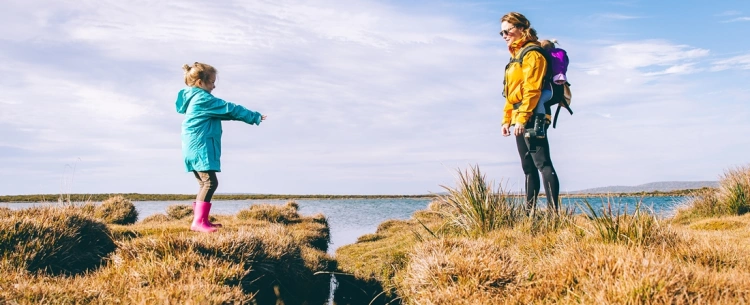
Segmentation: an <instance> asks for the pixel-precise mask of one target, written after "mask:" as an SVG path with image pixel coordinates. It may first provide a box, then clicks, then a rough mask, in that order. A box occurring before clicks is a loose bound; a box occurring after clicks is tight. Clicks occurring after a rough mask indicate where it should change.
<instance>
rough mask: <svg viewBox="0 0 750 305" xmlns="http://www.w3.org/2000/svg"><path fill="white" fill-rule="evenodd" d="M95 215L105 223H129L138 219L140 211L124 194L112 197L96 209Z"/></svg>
mask: <svg viewBox="0 0 750 305" xmlns="http://www.w3.org/2000/svg"><path fill="white" fill-rule="evenodd" d="M94 216H95V217H96V218H99V219H101V220H102V221H104V222H105V223H109V224H118V225H128V224H133V223H135V222H136V221H137V220H138V211H137V210H136V209H135V205H133V203H132V202H130V200H128V199H127V198H125V197H123V196H114V197H110V198H109V199H107V200H104V201H102V203H101V204H100V205H98V206H96V208H95V209H94Z"/></svg>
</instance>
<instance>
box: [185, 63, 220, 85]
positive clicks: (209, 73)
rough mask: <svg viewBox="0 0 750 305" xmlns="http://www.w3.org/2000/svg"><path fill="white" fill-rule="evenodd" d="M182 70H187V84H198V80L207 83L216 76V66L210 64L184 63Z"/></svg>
mask: <svg viewBox="0 0 750 305" xmlns="http://www.w3.org/2000/svg"><path fill="white" fill-rule="evenodd" d="M182 70H183V71H185V85H188V86H191V87H192V86H198V81H200V82H201V84H204V85H205V84H207V83H209V82H210V81H211V79H212V78H215V77H216V73H218V71H216V68H214V67H212V66H211V65H209V64H204V63H199V62H197V61H196V62H195V63H194V64H193V65H192V66H189V65H187V64H185V65H182Z"/></svg>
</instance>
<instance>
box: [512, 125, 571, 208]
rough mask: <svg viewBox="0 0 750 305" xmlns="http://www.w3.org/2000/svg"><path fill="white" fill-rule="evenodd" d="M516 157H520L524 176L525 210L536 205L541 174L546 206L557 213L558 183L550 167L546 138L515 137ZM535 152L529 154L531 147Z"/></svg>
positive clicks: (550, 160) (555, 174) (552, 168)
mask: <svg viewBox="0 0 750 305" xmlns="http://www.w3.org/2000/svg"><path fill="white" fill-rule="evenodd" d="M516 146H517V147H518V155H519V156H521V167H523V173H524V174H526V208H527V209H529V210H531V208H533V207H534V206H535V205H536V199H537V196H538V195H539V187H540V186H539V172H542V181H544V192H545V193H546V195H547V206H548V207H551V208H554V209H555V210H557V211H559V209H560V204H559V200H560V181H559V180H558V178H557V173H555V168H554V167H553V166H552V159H551V158H550V155H549V141H547V138H544V139H537V138H532V139H528V138H525V137H524V136H523V135H520V136H516ZM532 146H534V147H535V148H536V152H531V151H530V150H531V147H532Z"/></svg>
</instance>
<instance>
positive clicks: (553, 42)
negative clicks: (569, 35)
mask: <svg viewBox="0 0 750 305" xmlns="http://www.w3.org/2000/svg"><path fill="white" fill-rule="evenodd" d="M539 44H540V45H541V47H542V48H543V49H545V50H548V51H549V50H552V49H554V48H555V47H557V39H545V40H540V41H539Z"/></svg>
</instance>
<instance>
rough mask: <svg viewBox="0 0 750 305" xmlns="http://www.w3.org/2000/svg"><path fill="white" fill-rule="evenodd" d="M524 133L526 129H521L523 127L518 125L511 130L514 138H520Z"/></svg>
mask: <svg viewBox="0 0 750 305" xmlns="http://www.w3.org/2000/svg"><path fill="white" fill-rule="evenodd" d="M524 131H526V129H525V128H523V125H521V124H520V123H516V128H515V129H514V130H513V134H515V135H516V136H520V135H523V132H524Z"/></svg>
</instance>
